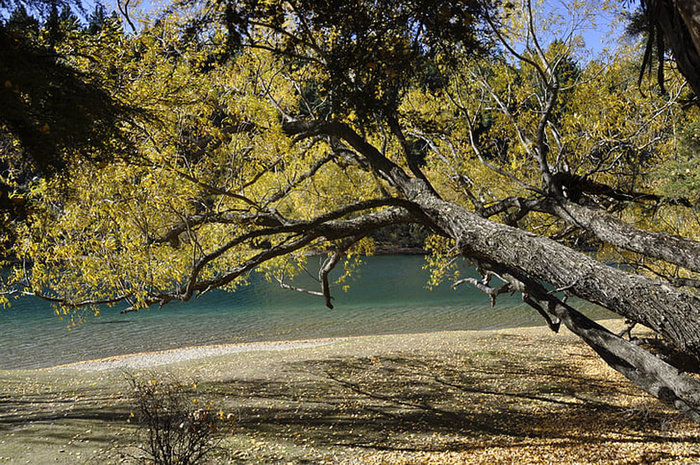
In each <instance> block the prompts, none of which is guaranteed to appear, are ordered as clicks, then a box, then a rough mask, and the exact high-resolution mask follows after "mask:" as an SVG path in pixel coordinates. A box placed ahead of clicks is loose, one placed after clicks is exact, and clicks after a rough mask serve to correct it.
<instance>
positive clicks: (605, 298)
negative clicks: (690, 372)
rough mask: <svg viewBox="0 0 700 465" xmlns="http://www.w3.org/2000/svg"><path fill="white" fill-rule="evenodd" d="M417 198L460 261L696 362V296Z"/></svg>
mask: <svg viewBox="0 0 700 465" xmlns="http://www.w3.org/2000/svg"><path fill="white" fill-rule="evenodd" d="M419 192H421V193H420V194H418V195H417V196H416V197H415V198H414V199H413V201H415V202H416V203H417V204H418V205H419V206H420V207H421V209H422V210H423V212H424V213H425V214H426V216H427V217H429V218H430V219H431V220H432V221H434V222H435V224H436V225H437V226H438V227H439V228H440V229H441V230H443V231H445V232H446V233H447V234H448V235H449V236H450V237H451V238H453V239H454V240H455V241H457V246H458V247H459V250H460V251H461V252H462V253H463V254H464V255H465V256H467V257H469V258H472V259H475V260H477V261H479V262H483V263H487V264H496V265H498V266H500V267H503V268H505V269H506V270H509V271H512V272H513V273H516V274H518V275H525V276H529V277H532V278H535V279H538V280H541V281H543V282H545V283H549V284H551V285H553V286H555V287H556V288H557V289H559V290H562V291H563V290H566V291H568V292H570V293H571V294H573V295H576V296H578V297H580V298H582V299H584V300H587V301H589V302H593V303H595V304H598V305H600V306H602V307H605V308H607V309H609V310H611V311H613V312H615V313H617V314H619V315H622V316H624V317H627V318H629V319H631V320H633V321H637V322H639V323H641V324H644V325H645V326H648V327H649V328H651V329H653V330H654V331H657V332H658V333H660V334H662V335H664V336H665V337H667V338H668V339H669V340H670V341H672V342H673V343H675V344H676V345H677V346H678V348H679V349H681V350H683V351H686V352H688V353H690V354H692V355H693V356H694V357H695V358H697V359H698V360H700V299H698V297H696V296H695V295H693V294H691V293H687V292H683V291H681V290H679V289H676V288H674V287H672V286H671V285H669V284H667V283H664V282H662V281H658V280H653V279H650V278H647V277H645V276H640V275H636V274H633V273H628V272H625V271H623V270H620V269H618V268H614V267H611V266H608V265H605V264H603V263H600V262H598V261H597V260H594V259H592V258H590V257H589V256H587V255H585V254H582V253H579V252H576V251H574V250H572V249H570V248H569V247H566V246H565V245H562V244H559V243H558V242H556V241H553V240H551V239H548V238H545V237H542V236H538V235H536V234H532V233H529V232H526V231H521V230H519V229H516V228H513V227H510V226H507V225H504V224H501V223H496V222H493V221H490V220H487V219H484V218H481V217H480V216H478V215H476V214H474V213H471V212H469V211H467V210H465V209H463V208H461V207H459V206H458V205H455V204H452V203H449V202H446V201H443V200H440V199H437V198H435V197H432V196H430V195H427V194H426V193H425V191H419Z"/></svg>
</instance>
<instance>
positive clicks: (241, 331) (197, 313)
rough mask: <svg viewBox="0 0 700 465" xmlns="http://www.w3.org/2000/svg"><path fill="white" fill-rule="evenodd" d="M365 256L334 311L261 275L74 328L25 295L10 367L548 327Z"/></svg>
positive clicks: (411, 263)
mask: <svg viewBox="0 0 700 465" xmlns="http://www.w3.org/2000/svg"><path fill="white" fill-rule="evenodd" d="M365 262H366V264H365V265H364V266H363V267H362V268H361V269H360V271H359V272H358V273H357V274H356V277H355V279H354V280H353V281H352V282H351V288H350V290H349V291H348V292H343V291H342V290H340V289H336V291H335V293H334V296H335V301H334V305H335V308H334V309H333V310H329V309H327V308H326V307H325V306H324V303H323V300H322V298H320V297H315V296H310V295H306V294H301V293H298V292H294V291H289V290H283V289H280V288H279V286H278V285H276V284H271V283H267V282H266V281H264V280H261V279H252V280H251V281H252V283H251V285H250V286H247V287H245V288H242V289H240V290H239V291H236V292H235V293H224V292H211V293H209V294H206V295H205V296H203V297H201V298H200V299H196V300H194V301H192V302H187V303H179V304H178V303H173V304H169V305H166V306H165V307H163V308H159V309H158V308H154V309H150V310H145V311H139V312H132V313H127V314H120V313H119V311H120V308H118V307H117V308H112V309H109V308H108V309H104V310H103V312H102V314H101V315H100V316H99V317H87V319H86V321H85V322H84V323H83V324H81V325H80V326H78V327H77V328H74V329H72V330H71V331H69V330H68V329H67V324H66V321H61V320H59V319H58V317H57V316H56V315H55V314H54V311H53V308H52V306H51V305H50V304H48V303H46V302H43V301H39V300H36V299H24V300H19V301H16V302H14V303H13V305H12V307H10V308H7V309H0V335H2V338H1V339H0V369H26V368H41V367H48V366H54V365H59V364H64V363H71V362H76V361H80V360H88V359H95V358H102V357H109V356H114V355H123V354H128V353H135V352H143V351H148V350H162V349H171V348H179V347H187V346H193V345H207V344H221V343H239V342H259V341H278V340H302V339H313V338H324V337H341V336H359V335H374V334H398V333H420V332H435V331H444V330H465V329H494V328H504V327H514V326H534V325H541V324H543V321H542V318H541V317H540V316H539V314H537V312H535V311H534V310H532V309H531V308H530V307H528V306H526V305H524V304H523V303H522V302H521V301H520V299H519V298H518V297H517V296H508V295H504V296H501V297H500V298H499V301H498V305H497V306H496V308H493V309H492V308H490V306H489V299H488V297H487V296H486V295H485V294H482V293H480V292H478V291H476V290H474V289H473V288H471V287H469V286H460V287H459V288H457V289H453V288H451V287H450V286H449V285H447V284H445V285H443V286H441V287H439V288H437V289H435V290H433V291H429V290H427V289H426V288H425V286H426V283H427V279H428V272H427V271H425V270H422V266H423V265H424V264H425V260H424V258H423V257H420V256H379V257H369V258H368V259H366V260H365ZM300 284H305V285H309V284H310V283H309V282H306V283H300ZM582 310H585V312H586V313H587V314H589V315H591V316H594V317H598V318H603V317H606V316H609V313H607V312H605V311H603V310H600V309H596V308H595V307H592V306H590V305H589V306H587V307H583V308H582Z"/></svg>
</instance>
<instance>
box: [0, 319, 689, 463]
mask: <svg viewBox="0 0 700 465" xmlns="http://www.w3.org/2000/svg"><path fill="white" fill-rule="evenodd" d="M605 324H606V326H609V327H610V328H611V329H613V330H617V329H619V327H620V325H621V322H620V321H606V322H605ZM0 379H1V380H2V383H0V463H36V464H44V463H58V464H86V463H90V464H110V463H111V464H117V463H135V462H134V460H132V459H130V457H134V456H136V457H138V454H139V453H140V452H139V449H138V446H139V444H141V443H140V442H139V441H140V440H142V439H140V438H143V434H141V435H140V434H139V429H138V427H137V425H136V424H135V423H134V421H133V419H134V417H133V416H132V413H133V411H134V405H135V404H134V399H135V398H134V392H133V391H131V390H130V388H129V383H128V379H143V380H146V381H148V382H149V383H151V382H152V383H156V382H157V383H159V385H160V383H161V382H167V380H177V381H178V382H182V383H185V385H186V386H188V392H189V393H190V394H191V396H192V399H191V400H192V402H195V403H196V406H197V408H201V407H200V406H202V405H207V406H210V407H208V408H211V409H212V410H213V411H215V412H220V413H221V414H222V415H226V416H227V417H229V416H230V417H231V418H234V419H235V422H234V423H233V425H232V426H231V429H230V430H227V431H226V432H225V435H224V436H223V438H222V442H221V444H220V445H221V447H220V448H219V449H218V450H217V451H216V453H215V454H214V455H213V456H212V457H211V459H212V460H211V462H210V463H215V464H229V463H230V464H250V465H252V464H278V463H279V464H282V463H284V464H375V463H376V464H448V465H449V464H500V463H503V464H515V463H518V464H519V463H557V464H615V465H623V464H625V465H629V464H650V463H668V464H670V463H674V464H675V463H697V462H700V426H699V425H697V424H694V423H691V422H689V421H688V420H686V419H685V418H684V417H683V416H682V415H680V414H678V413H677V412H676V411H674V410H673V409H671V408H669V407H667V406H666V405H664V404H662V403H660V402H659V401H657V400H656V399H654V398H651V397H649V396H648V395H646V394H644V393H643V392H641V391H640V390H639V389H637V388H636V387H634V386H633V385H632V384H631V383H629V382H628V381H627V380H626V379H624V378H623V377H621V376H620V375H619V374H618V373H617V372H615V371H613V370H612V369H610V368H609V367H607V366H606V365H605V364H604V363H603V362H601V360H600V358H599V357H598V356H597V355H596V354H595V353H594V352H593V351H592V350H590V349H589V348H588V347H587V346H585V345H584V344H582V343H581V342H580V341H579V340H578V339H577V338H576V337H575V336H573V335H572V334H570V333H568V332H567V331H565V330H562V331H561V332H560V333H558V334H554V333H552V332H551V331H549V330H548V329H546V328H541V327H540V328H511V329H501V330H493V331H448V332H440V333H425V334H396V335H386V336H368V337H353V338H339V339H324V340H316V341H291V342H274V343H270V342H266V343H258V344H240V345H223V346H204V347H190V348H185V349H177V350H168V351H162V352H152V353H143V354H133V355H126V356H122V357H115V358H110V359H103V360H94V361H86V362H81V363H77V364H71V365H64V366H61V367H54V368H49V369H41V370H25V371H18V370H15V371H0Z"/></svg>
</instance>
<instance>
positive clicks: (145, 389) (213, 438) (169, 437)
mask: <svg viewBox="0 0 700 465" xmlns="http://www.w3.org/2000/svg"><path fill="white" fill-rule="evenodd" d="M129 384H130V387H131V390H132V392H133V394H134V401H135V409H134V411H132V413H131V417H132V421H135V422H136V424H137V425H138V427H139V436H140V441H139V442H140V444H141V446H140V449H141V451H142V452H143V453H144V454H145V456H144V457H140V458H139V461H140V462H142V463H143V462H145V463H153V464H155V465H170V464H177V465H193V464H197V463H201V462H202V461H203V460H204V459H205V458H206V456H207V455H209V454H211V453H212V452H213V451H214V450H216V449H217V448H218V445H219V443H220V442H221V439H222V438H223V436H224V434H225V433H226V431H230V425H229V421H230V420H231V416H230V415H229V416H226V415H225V414H224V412H223V411H222V410H219V411H215V409H213V408H212V405H211V403H208V404H207V403H205V402H202V401H200V400H199V399H198V398H197V397H196V395H195V394H196V392H195V389H196V385H193V384H190V385H185V384H183V383H181V382H178V381H174V380H159V379H157V378H155V377H151V379H148V380H143V379H137V378H135V377H130V378H129Z"/></svg>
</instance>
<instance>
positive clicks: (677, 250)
mask: <svg viewBox="0 0 700 465" xmlns="http://www.w3.org/2000/svg"><path fill="white" fill-rule="evenodd" d="M532 208H533V209H538V210H539V211H542V212H546V213H550V214H553V215H556V216H558V217H559V218H562V219H563V220H565V221H567V222H569V223H571V224H572V225H575V226H577V227H580V228H582V229H585V230H586V231H589V232H591V233H593V234H595V236H596V237H597V238H598V239H600V240H601V241H604V242H607V243H608V244H610V245H613V246H615V247H618V248H621V249H624V250H629V251H631V252H635V253H639V254H641V255H644V256H647V257H653V258H658V259H661V260H664V261H666V262H668V263H673V264H675V265H679V266H682V267H684V268H687V269H688V270H691V271H697V272H700V242H696V241H693V240H691V239H687V238H685V237H681V236H677V235H675V234H669V233H663V232H657V231H647V230H644V229H639V228H636V227H634V226H631V225H629V224H627V223H625V222H624V221H622V220H620V219H618V218H615V217H614V216H612V215H611V214H609V213H607V212H606V211H604V210H601V209H599V208H596V207H590V206H584V205H579V204H577V203H574V202H571V201H569V200H566V199H559V200H551V199H548V200H544V201H542V202H539V203H537V204H532Z"/></svg>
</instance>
